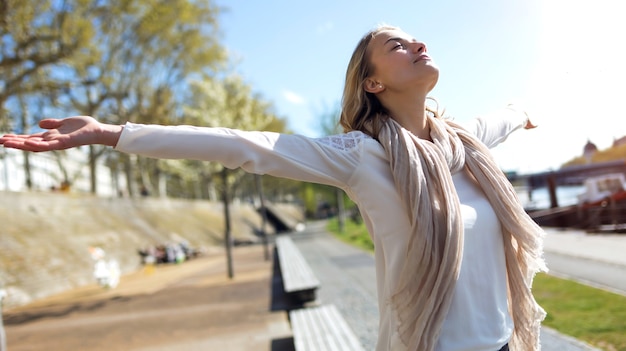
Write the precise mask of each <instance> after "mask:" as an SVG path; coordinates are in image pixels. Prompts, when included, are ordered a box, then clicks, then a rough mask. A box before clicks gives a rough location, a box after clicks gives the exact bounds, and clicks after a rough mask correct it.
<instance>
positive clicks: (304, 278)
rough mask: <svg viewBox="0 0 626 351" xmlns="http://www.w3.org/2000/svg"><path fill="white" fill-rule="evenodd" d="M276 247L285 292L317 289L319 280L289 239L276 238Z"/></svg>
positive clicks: (286, 237)
mask: <svg viewBox="0 0 626 351" xmlns="http://www.w3.org/2000/svg"><path fill="white" fill-rule="evenodd" d="M276 247H277V251H278V258H279V264H280V271H281V274H282V277H283V285H284V287H285V291H286V292H296V291H303V290H312V289H317V288H318V287H319V285H320V282H319V280H318V279H317V277H316V276H315V274H314V273H313V271H312V270H311V268H310V267H309V265H308V264H307V263H306V260H305V259H304V257H303V256H302V254H301V253H300V250H299V249H298V247H297V246H296V245H295V244H294V243H293V240H291V238H290V237H288V236H282V235H281V236H277V237H276Z"/></svg>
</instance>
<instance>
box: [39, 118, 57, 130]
mask: <svg viewBox="0 0 626 351" xmlns="http://www.w3.org/2000/svg"><path fill="white" fill-rule="evenodd" d="M61 124H62V123H61V120H60V119H53V118H46V119H42V120H41V121H39V127H41V128H43V129H55V128H59V127H60V126H61Z"/></svg>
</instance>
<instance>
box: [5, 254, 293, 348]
mask: <svg viewBox="0 0 626 351" xmlns="http://www.w3.org/2000/svg"><path fill="white" fill-rule="evenodd" d="M233 256H234V262H235V264H234V268H235V269H234V271H235V278H234V279H232V280H231V279H228V277H227V274H226V264H225V259H224V254H223V251H220V252H217V253H215V254H212V255H210V256H209V257H204V258H199V259H195V260H193V261H189V262H184V263H182V264H180V265H171V266H158V267H157V268H156V269H155V270H154V272H152V273H149V274H148V273H146V272H137V273H135V274H131V275H128V276H124V277H123V278H122V280H121V282H120V285H119V286H118V287H117V288H115V289H112V290H103V289H102V288H99V287H98V286H96V285H90V286H85V287H83V288H79V289H75V290H71V291H67V292H65V293H62V294H59V295H55V296H51V297H49V298H46V299H42V300H40V301H37V302H35V303H33V304H30V305H28V306H23V307H20V308H15V309H12V310H8V311H6V312H5V315H4V317H5V318H4V319H5V328H6V334H7V339H8V340H7V341H8V343H7V344H8V345H7V346H8V350H9V351H41V350H46V351H105V350H106V351H180V350H184V351H207V350H220V351H221V350H228V351H250V350H254V351H293V341H292V340H291V335H292V334H291V327H290V326H289V321H288V318H287V314H286V313H285V312H284V311H280V310H272V309H271V308H270V301H272V296H271V293H272V289H271V286H272V271H273V267H272V262H271V261H265V259H264V254H263V250H262V247H261V246H254V247H239V248H236V249H235V250H234V251H233Z"/></svg>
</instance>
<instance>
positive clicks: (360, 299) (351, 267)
mask: <svg viewBox="0 0 626 351" xmlns="http://www.w3.org/2000/svg"><path fill="white" fill-rule="evenodd" d="M323 225H324V224H323V223H321V222H317V223H310V224H309V226H308V228H307V230H306V231H304V232H302V233H298V234H295V235H294V240H295V242H296V244H297V245H298V247H299V248H300V250H301V251H302V253H303V255H304V256H305V258H306V259H307V261H308V262H309V263H310V264H311V266H312V268H313V270H314V271H315V272H316V274H317V276H318V277H319V279H320V281H321V288H320V290H319V293H318V300H319V303H333V304H335V305H337V307H338V309H339V310H340V312H341V313H342V315H343V316H344V318H345V319H346V321H347V322H348V324H350V326H351V327H352V328H353V330H354V331H355V333H356V334H357V336H358V337H359V338H360V340H361V342H362V343H363V345H364V346H365V348H366V349H368V350H372V349H373V348H374V347H375V344H376V334H377V324H378V309H377V300H376V281H375V266H374V258H373V256H372V255H371V254H369V253H367V252H364V251H362V250H359V249H357V248H354V247H353V246H350V245H347V244H345V243H343V242H341V241H339V240H337V239H336V238H335V237H333V236H331V235H329V234H327V233H326V232H325V230H324V227H323ZM561 234H562V235H566V234H563V233H561ZM551 235H552V234H550V233H549V234H548V236H549V238H546V250H552V248H553V247H559V248H560V249H561V251H560V252H561V254H570V253H572V252H574V251H575V250H574V249H577V250H578V249H579V247H580V246H582V247H588V246H590V245H588V244H587V243H586V242H583V243H580V242H579V244H581V245H576V241H573V242H571V243H570V244H569V245H567V246H565V245H562V242H563V240H560V238H556V237H552V236H551ZM557 239H558V240H557ZM597 239H598V238H596V240H594V242H595V243H596V245H594V246H593V247H594V248H593V255H594V256H592V255H591V252H590V251H591V249H589V250H580V251H581V253H579V252H578V251H576V254H577V256H581V255H582V252H584V253H585V255H586V256H587V258H593V257H595V256H597V255H602V256H604V257H605V259H606V258H607V255H606V254H603V252H604V250H603V249H602V248H603V247H605V246H613V243H612V242H611V243H609V244H608V245H607V243H606V242H605V243H604V244H603V245H602V244H601V240H597ZM620 239H621V237H620ZM578 240H580V239H578ZM624 243H625V244H626V241H624ZM566 247H567V250H566ZM615 254H616V256H619V250H616V253H615ZM620 257H621V256H620ZM548 264H550V262H548ZM338 273H339V274H338ZM541 339H542V345H543V348H542V349H543V350H544V351H590V350H596V349H594V348H592V347H590V346H589V345H587V344H584V343H582V342H580V341H578V340H575V339H573V338H571V337H568V336H565V335H562V334H560V333H558V332H556V331H554V330H551V329H549V328H544V329H543V330H542V335H541Z"/></svg>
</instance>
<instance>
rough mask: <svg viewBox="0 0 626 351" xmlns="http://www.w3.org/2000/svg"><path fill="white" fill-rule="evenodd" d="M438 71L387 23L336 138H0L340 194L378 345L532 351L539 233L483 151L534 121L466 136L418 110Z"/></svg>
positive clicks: (81, 126)
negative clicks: (294, 182)
mask: <svg viewBox="0 0 626 351" xmlns="http://www.w3.org/2000/svg"><path fill="white" fill-rule="evenodd" d="M438 73H439V70H438V68H437V66H436V65H435V64H434V62H433V61H432V59H431V58H430V56H429V55H428V53H427V50H426V46H425V45H424V44H423V43H421V42H419V41H416V40H415V39H413V38H411V37H410V36H409V35H408V34H406V33H404V32H403V31H401V30H400V29H398V28H396V27H390V26H382V27H379V28H377V29H375V30H373V31H371V32H370V33H368V34H366V35H365V36H364V37H363V38H362V40H361V41H360V42H359V44H358V46H357V48H356V49H355V51H354V53H353V56H352V58H351V60H350V63H349V65H348V71H347V75H346V84H345V90H344V95H343V101H342V105H343V106H342V107H343V110H342V114H341V121H340V123H341V125H342V126H343V128H344V130H345V132H346V133H344V134H340V135H334V136H330V137H325V138H320V139H310V138H306V137H302V136H297V135H281V134H276V133H268V132H244V131H238V130H231V129H225V128H196V127H189V126H176V127H174V126H168V127H165V126H154V125H137V124H132V123H127V124H125V125H124V126H116V125H108V124H101V123H98V122H97V121H96V120H94V119H93V118H91V117H84V116H83V117H71V118H67V119H63V120H43V121H41V123H40V126H41V127H42V128H44V129H48V131H46V132H43V133H38V134H34V135H31V136H18V135H6V136H4V137H2V138H0V143H1V144H4V146H5V147H14V148H20V149H24V150H30V151H47V150H56V149H65V148H69V147H75V146H79V145H85V144H104V145H109V146H114V147H115V148H116V149H117V150H119V151H123V152H127V153H136V154H141V155H144V156H148V157H155V158H189V159H199V160H208V161H219V162H221V163H223V164H224V165H225V166H226V167H229V168H236V167H241V168H243V169H245V170H247V171H249V172H254V173H260V174H265V173H267V174H272V175H274V176H280V177H287V178H293V179H299V180H303V181H310V182H318V183H324V184H329V185H333V186H337V187H340V188H341V189H343V190H344V191H345V192H346V193H347V194H348V195H349V196H350V197H351V198H352V199H353V200H354V201H355V202H356V203H357V204H358V206H359V210H360V211H361V213H362V215H363V218H364V221H365V223H366V225H367V228H368V230H369V233H370V234H371V236H372V239H373V241H374V244H375V256H376V270H377V272H376V273H377V285H378V299H379V311H380V324H379V338H378V345H377V350H379V351H382V350H411V351H415V350H419V351H422V350H442V351H452V350H454V351H461V350H485V351H496V350H508V344H509V342H510V343H511V345H512V348H513V349H515V350H524V351H526V350H535V349H538V348H539V328H540V323H541V320H542V319H543V317H544V315H545V313H544V311H543V310H542V309H541V308H540V307H539V306H538V305H537V303H536V302H535V300H534V298H533V296H532V294H531V291H530V285H531V283H532V278H533V276H534V274H535V273H536V272H537V271H538V270H541V269H544V268H545V267H544V264H543V260H542V247H541V238H542V231H541V228H539V227H538V226H537V225H536V224H535V223H534V222H533V221H532V220H531V219H530V218H529V217H528V216H527V215H526V213H525V212H524V210H523V208H522V206H521V205H520V204H519V202H518V200H517V197H516V194H515V191H514V190H513V188H512V187H511V185H510V183H509V182H508V180H507V179H506V177H505V176H504V175H503V173H502V172H501V171H500V170H499V168H498V167H497V165H496V163H495V162H494V161H493V160H492V158H491V156H490V153H489V150H488V147H493V146H495V145H497V144H498V143H500V142H501V141H503V140H504V139H506V137H507V136H508V135H509V134H510V133H511V132H513V131H514V130H516V129H519V128H527V129H528V128H533V127H534V126H533V125H532V124H531V123H530V121H529V120H528V117H527V116H526V114H525V113H523V112H520V111H517V110H515V109H512V108H508V109H506V110H505V111H503V112H501V113H500V114H499V115H498V119H497V120H487V119H477V120H476V121H475V122H474V123H473V124H471V125H469V126H467V127H466V129H463V128H461V127H460V126H458V125H457V124H455V123H454V122H452V121H450V120H447V119H443V118H441V117H440V116H439V113H438V111H436V110H433V109H432V108H430V107H428V106H427V105H426V102H427V94H428V93H429V92H430V91H431V90H432V88H433V87H434V86H435V84H436V82H437V79H438Z"/></svg>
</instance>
